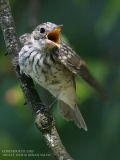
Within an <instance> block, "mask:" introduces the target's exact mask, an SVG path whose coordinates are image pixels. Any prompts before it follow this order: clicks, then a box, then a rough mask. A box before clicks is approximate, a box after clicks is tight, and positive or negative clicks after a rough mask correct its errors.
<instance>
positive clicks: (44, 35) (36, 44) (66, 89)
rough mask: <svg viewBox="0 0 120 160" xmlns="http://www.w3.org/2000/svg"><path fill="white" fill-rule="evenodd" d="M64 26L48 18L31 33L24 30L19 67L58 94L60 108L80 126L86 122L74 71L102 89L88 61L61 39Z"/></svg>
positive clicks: (21, 38)
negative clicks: (77, 94) (87, 63)
mask: <svg viewBox="0 0 120 160" xmlns="http://www.w3.org/2000/svg"><path fill="white" fill-rule="evenodd" d="M61 27H62V26H57V25H56V24H53V23H50V22H47V23H44V24H41V25H39V26H38V27H37V28H36V29H35V30H34V31H33V32H32V33H31V34H24V35H23V36H21V37H20V41H21V42H22V43H23V44H24V46H23V48H22V49H21V51H20V53H19V65H20V71H21V72H23V73H25V74H26V75H29V76H31V77H32V78H33V80H35V81H36V82H37V83H38V84H39V85H41V86H42V87H44V88H45V89H47V90H48V91H49V92H50V93H51V94H52V95H54V96H55V97H58V109H59V112H60V113H61V114H62V115H63V116H64V118H66V119H67V120H74V122H75V124H76V125H77V126H78V127H79V128H84V129H85V130H87V126H86V124H85V122H84V119H83V117H82V115H81V113H80V111H79V109H78V106H77V96H76V91H75V90H76V87H75V80H74V74H77V75H79V76H81V77H82V78H83V79H84V80H86V81H87V82H88V83H89V84H90V85H92V86H93V87H95V88H96V89H97V90H98V91H99V92H101V88H100V87H99V85H98V84H97V82H96V81H95V80H94V79H93V77H92V76H91V74H90V73H89V71H88V69H87V67H86V64H85V62H84V61H83V60H82V59H81V58H80V57H79V56H78V55H77V54H76V53H75V52H74V51H73V50H72V49H71V48H70V47H68V46H67V45H66V44H65V43H64V42H62V40H60V30H61Z"/></svg>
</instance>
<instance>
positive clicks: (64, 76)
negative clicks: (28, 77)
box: [32, 64, 73, 96]
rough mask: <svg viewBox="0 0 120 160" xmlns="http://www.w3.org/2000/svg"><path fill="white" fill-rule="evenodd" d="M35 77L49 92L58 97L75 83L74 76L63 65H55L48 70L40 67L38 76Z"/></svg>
mask: <svg viewBox="0 0 120 160" xmlns="http://www.w3.org/2000/svg"><path fill="white" fill-rule="evenodd" d="M33 76H34V77H33ZM33 76H32V77H33V79H35V80H36V81H37V83H38V84H40V85H41V86H42V87H44V88H46V89H47V90H49V92H51V93H52V94H53V95H54V96H58V95H59V94H60V92H61V91H62V90H65V88H66V87H67V86H68V85H71V84H72V83H73V82H72V74H71V73H70V72H69V71H68V70H67V69H66V68H64V67H63V66H62V65H61V64H54V65H53V66H51V67H49V68H47V69H45V66H44V67H41V68H39V66H38V74H34V75H33ZM35 77H36V78H35Z"/></svg>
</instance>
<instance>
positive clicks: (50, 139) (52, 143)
mask: <svg viewBox="0 0 120 160" xmlns="http://www.w3.org/2000/svg"><path fill="white" fill-rule="evenodd" d="M0 25H1V28H2V31H3V35H4V39H5V43H6V48H7V52H8V54H9V56H10V58H11V63H12V65H13V67H14V70H15V72H16V75H17V78H18V80H19V82H20V85H21V88H22V90H23V93H24V97H25V99H26V101H27V104H28V105H29V107H30V108H31V110H32V113H33V115H34V118H35V124H36V126H37V128H38V129H39V130H40V131H41V132H42V134H43V136H44V138H45V140H46V142H47V144H48V146H49V148H50V149H51V150H52V153H53V155H54V157H55V158H56V159H58V160H72V158H71V156H70V155H69V154H68V153H67V151H66V150H65V147H64V146H63V144H62V142H61V140H60V137H59V135H58V133H57V130H56V128H55V123H54V120H53V118H52V116H51V114H50V113H49V111H48V108H47V107H45V106H43V105H42V104H41V100H40V98H39V96H38V94H37V92H36V90H35V88H34V84H33V81H32V79H31V78H29V77H27V76H25V75H21V74H20V72H19V65H18V52H19V51H20V45H19V42H18V40H17V38H16V32H15V26H14V21H13V18H12V15H11V11H10V7H9V2H8V0H0Z"/></svg>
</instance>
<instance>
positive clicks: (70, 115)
mask: <svg viewBox="0 0 120 160" xmlns="http://www.w3.org/2000/svg"><path fill="white" fill-rule="evenodd" d="M58 110H59V113H60V114H61V115H62V116H63V117H64V118H65V119H67V120H73V121H74V122H75V124H76V125H77V127H78V128H83V129H84V130H85V131H87V126H86V123H85V121H84V119H83V117H82V114H81V112H80V110H79V108H78V107H77V106H76V107H74V109H72V108H71V107H70V106H69V105H67V104H65V103H64V102H63V101H58Z"/></svg>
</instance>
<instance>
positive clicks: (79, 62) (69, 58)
mask: <svg viewBox="0 0 120 160" xmlns="http://www.w3.org/2000/svg"><path fill="white" fill-rule="evenodd" d="M53 55H54V58H55V59H56V60H57V61H59V62H60V63H62V64H63V65H65V66H66V68H68V69H69V70H70V71H71V72H73V73H74V74H77V75H78V76H80V77H81V78H83V79H84V80H85V81H86V82H87V83H88V84H89V85H91V86H92V87H93V88H95V89H96V90H97V91H98V92H99V94H100V95H101V96H102V97H103V98H104V99H105V94H104V91H103V89H102V87H101V86H100V84H99V83H98V82H97V81H96V80H95V78H94V77H93V76H92V75H91V73H90V71H89V70H88V67H87V65H86V63H85V62H84V61H83V59H82V58H81V57H80V56H79V55H77V54H76V53H75V52H74V51H73V50H72V49H71V48H70V47H68V46H67V45H66V44H65V43H63V42H62V44H61V48H59V49H58V48H56V49H55V51H54V54H53Z"/></svg>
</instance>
